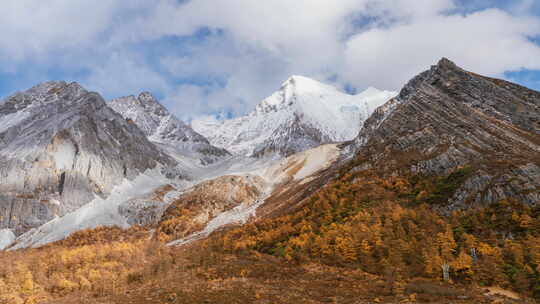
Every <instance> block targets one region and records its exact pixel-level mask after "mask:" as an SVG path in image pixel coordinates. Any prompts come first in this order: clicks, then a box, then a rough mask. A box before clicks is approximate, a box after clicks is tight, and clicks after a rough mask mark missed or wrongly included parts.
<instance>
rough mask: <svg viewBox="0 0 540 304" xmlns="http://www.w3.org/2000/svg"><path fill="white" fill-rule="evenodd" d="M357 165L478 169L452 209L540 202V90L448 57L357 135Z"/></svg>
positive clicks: (435, 171)
mask: <svg viewBox="0 0 540 304" xmlns="http://www.w3.org/2000/svg"><path fill="white" fill-rule="evenodd" d="M354 145H355V146H356V147H357V150H356V151H357V154H358V155H360V157H361V158H363V159H364V162H363V163H362V164H361V165H359V166H358V167H357V168H356V170H362V169H368V168H375V169H377V170H381V172H384V171H386V172H394V173H395V172H403V171H408V172H412V173H413V174H423V175H443V174H448V173H450V172H452V171H453V170H455V169H457V168H461V167H465V166H467V167H471V168H472V170H473V171H474V173H473V174H472V175H471V176H470V177H469V178H468V179H467V180H466V181H465V182H464V183H463V185H461V187H460V189H458V191H457V192H456V193H455V195H454V196H453V197H452V198H451V199H450V200H449V202H448V205H447V206H445V208H448V209H454V208H463V207H466V206H469V205H470V204H475V205H477V204H485V203H492V202H495V201H498V200H501V199H505V198H515V199H518V200H520V201H522V202H525V203H529V204H536V203H538V202H540V93H539V92H535V91H532V90H529V89H527V88H524V87H521V86H519V85H516V84H512V83H509V82H506V81H503V80H498V79H492V78H487V77H483V76H480V75H477V74H474V73H471V72H468V71H465V70H463V69H461V68H459V67H458V66H456V65H455V64H454V63H453V62H451V61H449V60H447V59H442V60H441V61H440V62H439V63H438V64H437V65H436V66H433V67H432V68H431V69H430V70H429V71H426V72H424V73H422V74H420V75H418V76H417V77H415V78H414V79H412V80H411V81H410V82H409V83H408V84H407V85H406V86H405V87H404V88H403V89H402V90H401V92H400V94H399V95H398V96H397V97H396V98H394V99H393V100H391V101H390V102H389V103H387V104H385V105H384V106H382V107H380V108H378V109H377V110H376V111H375V113H374V114H373V115H372V116H371V117H370V119H368V120H367V122H366V124H365V126H364V128H363V129H362V131H361V132H360V134H359V136H358V138H357V139H356V140H355V144H354Z"/></svg>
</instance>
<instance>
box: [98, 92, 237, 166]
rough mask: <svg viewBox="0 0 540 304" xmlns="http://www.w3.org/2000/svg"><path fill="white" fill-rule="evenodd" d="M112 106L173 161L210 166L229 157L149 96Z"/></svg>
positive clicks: (116, 100)
mask: <svg viewBox="0 0 540 304" xmlns="http://www.w3.org/2000/svg"><path fill="white" fill-rule="evenodd" d="M109 105H110V107H111V108H113V109H114V110H115V111H116V112H118V113H120V114H121V115H122V116H123V117H124V118H126V119H127V120H128V121H130V122H133V123H134V124H136V125H137V126H138V127H139V128H140V129H141V130H142V131H143V132H144V134H146V136H148V139H149V140H150V141H152V142H153V143H155V144H157V145H158V146H160V147H162V149H163V150H164V151H165V152H166V153H168V154H169V155H171V156H172V157H174V158H180V159H182V158H183V157H186V156H187V157H190V158H195V159H198V160H200V161H201V162H202V163H203V164H207V163H212V162H215V161H216V160H218V159H221V158H223V157H226V156H228V155H229V153H228V152H227V151H226V150H224V149H220V148H216V147H214V146H212V145H211V144H210V143H209V142H208V140H207V139H206V138H205V137H204V136H202V135H201V134H199V133H197V132H195V131H193V129H192V128H191V127H190V126H188V125H186V124H185V123H184V122H182V121H181V120H179V119H178V118H176V117H175V116H174V115H173V114H171V113H170V112H169V111H168V110H167V109H166V108H165V107H164V106H163V105H161V104H160V103H159V102H158V101H157V100H156V98H154V96H152V95H151V94H150V93H147V92H144V93H141V94H140V95H139V96H138V97H135V96H127V97H121V98H118V99H114V100H112V101H111V102H110V103H109Z"/></svg>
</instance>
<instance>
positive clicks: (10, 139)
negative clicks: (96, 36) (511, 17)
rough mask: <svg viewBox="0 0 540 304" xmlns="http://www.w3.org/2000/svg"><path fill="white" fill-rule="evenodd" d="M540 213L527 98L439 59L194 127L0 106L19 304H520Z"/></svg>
mask: <svg viewBox="0 0 540 304" xmlns="http://www.w3.org/2000/svg"><path fill="white" fill-rule="evenodd" d="M539 203H540V93H539V92H536V91H533V90H530V89H527V88H525V87H522V86H519V85H516V84H513V83H510V82H507V81H504V80H499V79H493V78H489V77H485V76H481V75H478V74H475V73H472V72H469V71H466V70H464V69H462V68H460V67H458V66H457V65H456V64H455V63H453V62H451V61H450V60H448V59H442V60H441V61H439V62H438V63H437V64H436V65H434V66H432V67H431V68H430V69H429V70H427V71H425V72H423V73H421V74H419V75H418V76H416V77H414V78H413V79H412V80H410V81H409V82H408V83H407V84H406V85H405V86H404V87H403V89H402V90H401V91H400V92H399V93H394V92H390V91H380V90H377V89H375V88H369V89H367V90H365V91H363V92H361V93H359V94H356V95H350V94H346V93H343V92H340V91H339V90H338V89H336V88H334V87H332V86H329V85H326V84H322V83H320V82H318V81H315V80H312V79H309V78H306V77H302V76H293V77H291V78H289V79H288V80H286V81H285V82H284V83H283V84H282V86H281V88H279V90H278V91H277V92H275V93H274V94H272V95H271V96H269V97H268V98H266V99H264V100H263V101H262V102H260V103H259V104H258V105H257V106H256V108H255V109H254V110H253V111H252V112H250V113H249V114H247V115H245V116H241V117H237V118H233V119H230V120H217V119H195V120H193V121H192V122H191V124H186V123H184V122H182V121H181V120H179V119H178V118H177V117H175V116H174V114H172V113H171V112H170V111H169V110H167V109H166V108H165V107H164V106H163V105H162V104H161V103H160V102H159V101H158V100H157V99H156V98H154V97H153V96H152V95H151V94H150V93H141V94H140V95H138V96H128V97H122V98H118V99H114V100H112V101H110V102H105V101H104V100H103V98H102V97H101V96H100V95H99V94H97V93H93V92H88V91H86V90H85V89H84V88H82V87H81V86H80V85H78V84H76V83H71V84H68V83H65V82H48V83H44V84H40V85H38V86H36V87H34V88H31V89H29V90H28V91H25V92H21V93H17V94H15V95H13V96H11V97H8V98H6V99H5V101H4V102H2V103H0V248H1V249H5V250H6V252H4V253H2V254H3V255H5V256H6V257H10V258H17V257H25V256H31V257H33V258H32V259H29V261H27V262H24V263H23V264H20V265H19V266H16V267H15V266H13V267H11V266H9V267H8V266H5V267H4V268H1V267H0V292H1V291H6V294H7V292H8V291H9V294H13V295H16V296H17V297H19V298H21V299H25V300H27V299H29V298H30V296H36V297H37V296H43V297H44V298H46V299H47V301H64V300H65V299H67V300H66V302H65V303H71V302H69V299H70V297H71V296H73V297H75V295H77V296H80V295H84V294H93V295H94V296H95V297H96V298H99V299H100V300H103V301H104V302H107V303H126V301H128V300H129V301H128V302H130V301H131V302H132V303H143V302H144V303H146V302H151V303H153V302H156V303H158V302H163V301H168V302H171V303H200V302H204V301H207V302H223V303H229V302H230V303H233V302H242V303H251V302H256V303H270V302H272V303H273V302H278V303H292V302H301V300H303V299H309V300H310V301H311V302H313V303H320V302H332V301H333V302H339V303H342V302H343V303H357V302H355V301H360V302H358V303H364V302H365V303H370V301H371V302H372V301H375V302H388V303H395V302H405V301H407V302H409V303H412V302H416V301H424V302H429V301H438V300H440V299H441V298H444V299H445V300H446V299H447V300H449V301H454V302H456V303H483V301H484V302H485V301H492V300H498V297H499V296H497V295H495V294H496V293H497V292H498V293H501V292H502V293H504V295H505V297H506V298H504V297H503V298H504V300H506V301H510V302H509V303H524V302H527V301H534V300H533V298H535V297H536V298H540V284H539V283H538V282H540V226H539V224H538V223H540V204H539ZM31 248H34V249H31ZM94 251H95V252H98V253H96V254H91V253H89V252H94ZM111 252H112V253H111ZM109 253H110V254H109ZM56 254H59V255H60V256H61V257H62V261H63V262H62V263H64V264H63V266H61V265H58V264H55V263H56V262H55V263H52V264H54V265H52V266H50V267H44V268H42V267H37V266H36V264H35V263H36V261H37V260H39V258H37V257H50V256H54V255H56ZM0 257H2V255H0ZM83 257H84V258H83ZM85 259H89V260H85ZM83 260H84V261H83ZM21 265H22V266H21ZM103 265H107V266H106V267H105V266H103ZM107 267H109V268H107ZM111 267H112V268H111ZM65 269H69V271H64V270H65ZM111 269H114V270H111ZM21 273H23V274H21ZM27 273H30V277H31V278H32V284H35V285H32V286H33V287H32V288H30V289H28V288H26V289H24V291H23V290H22V289H20V288H19V289H17V287H16V286H17V284H19V285H21V284H23V283H24V282H26V281H24V280H27V279H28V278H29V276H28V274H27ZM8 276H12V277H14V278H15V277H17V278H18V277H21V278H22V279H21V280H22V281H20V282H19V281H17V280H18V279H9V280H8V279H7V277H8ZM103 278H106V280H109V281H106V280H105V281H104V280H103ZM240 278H241V279H240ZM23 281H24V282H23ZM21 282H23V283H21ZM104 282H114V284H112V283H111V284H105V283H104ZM216 282H220V283H219V286H218V285H212V286H210V285H211V284H217V283H216ZM268 282H272V284H269V283H268ZM336 282H337V283H336ZM209 284H210V285H209ZM295 284H298V286H301V287H299V289H298V290H297V289H294V288H292V289H290V290H288V291H287V292H285V291H284V290H281V289H282V288H283V286H293V285H295ZM6 286H7V287H6ZM21 286H22V285H21ZM156 286H160V288H156ZM295 286H296V285H295ZM325 286H326V287H325ZM479 286H484V287H483V288H488V289H482V288H480V287H479ZM135 287H137V288H135ZM330 289H332V290H333V291H332V292H327V293H328V294H325V292H326V291H328V290H330ZM202 290H204V292H203V291H202ZM306 290H311V291H310V292H307V293H306ZM334 291H335V292H336V293H333V292H334ZM149 294H152V296H149ZM330 294H332V295H330ZM2 299H3V298H2V297H1V296H0V303H2V302H1V301H2ZM149 299H150V300H149ZM353 299H354V301H353ZM501 299H502V298H501ZM122 301H124V302H122ZM265 301H266V302H265ZM362 301H364V302H362ZM512 301H514V302H512ZM51 303H52V302H51ZM58 303H60V302H58ZM61 303H63V302H61ZM89 303H90V302H89ZM91 303H93V302H91ZM486 303H487V302H486Z"/></svg>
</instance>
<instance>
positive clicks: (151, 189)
mask: <svg viewBox="0 0 540 304" xmlns="http://www.w3.org/2000/svg"><path fill="white" fill-rule="evenodd" d="M171 182H172V180H170V179H168V178H167V177H166V176H164V175H163V174H162V173H161V170H159V169H158V168H156V169H153V170H147V171H146V172H144V173H142V174H140V175H138V176H137V177H136V178H135V179H133V180H128V179H125V180H124V181H123V182H122V183H121V184H119V185H118V186H116V187H115V188H114V189H113V191H112V193H111V195H110V196H108V197H107V198H105V199H102V198H99V197H96V198H95V199H94V200H93V201H91V202H90V203H88V204H86V205H84V206H83V207H81V208H79V209H78V210H76V211H74V212H71V213H68V214H66V215H65V216H63V217H59V218H55V219H54V220H52V221H50V222H48V223H46V224H44V225H42V226H40V227H39V228H35V229H32V230H30V231H28V232H26V233H25V234H23V235H21V236H20V237H18V238H17V240H16V241H15V244H14V245H13V247H12V248H10V249H20V248H29V247H40V246H43V245H46V244H48V243H51V242H55V241H59V240H62V239H64V238H66V237H68V236H69V235H70V234H72V233H74V232H77V231H79V230H83V229H91V228H97V227H100V226H118V227H123V228H128V227H129V226H130V225H131V224H130V221H129V217H128V216H127V214H123V213H122V212H121V210H122V209H123V208H122V206H123V205H125V204H129V203H134V202H136V203H140V204H142V205H145V206H146V207H152V205H153V203H159V204H161V205H162V206H164V207H166V206H168V202H169V203H170V201H169V200H170V199H171V198H170V197H169V196H168V195H170V194H174V193H176V192H175V190H174V189H172V188H171V190H170V191H168V192H167V193H166V194H165V195H164V197H162V198H160V199H159V200H158V201H159V202H156V199H155V195H154V193H155V191H156V190H157V189H159V188H160V187H161V186H163V185H167V184H168V183H171Z"/></svg>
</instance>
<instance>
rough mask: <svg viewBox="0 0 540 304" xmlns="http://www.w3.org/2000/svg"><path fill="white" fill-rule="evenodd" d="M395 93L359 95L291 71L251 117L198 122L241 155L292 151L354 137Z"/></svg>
mask: <svg viewBox="0 0 540 304" xmlns="http://www.w3.org/2000/svg"><path fill="white" fill-rule="evenodd" d="M394 94H395V93H393V92H388V91H379V90H376V89H373V88H372V89H370V90H367V91H365V92H364V93H360V94H357V95H349V94H345V93H342V92H340V91H339V90H337V89H336V88H335V87H333V86H330V85H327V84H322V83H320V82H318V81H316V80H313V79H310V78H307V77H303V76H291V77H290V78H288V79H287V80H286V81H285V82H284V83H283V84H282V86H281V87H280V89H279V90H278V91H276V92H275V93H273V94H272V95H271V96H269V97H267V98H265V99H264V100H262V101H261V102H260V103H259V104H258V105H257V106H256V107H255V109H254V110H253V111H252V112H250V113H249V114H248V115H246V116H242V117H237V118H234V119H231V120H225V121H222V122H215V121H213V122H205V121H194V122H193V123H192V126H193V128H194V129H195V130H197V131H198V132H199V133H201V134H203V135H205V136H206V137H207V138H209V140H210V141H211V142H212V143H213V144H214V145H216V146H219V147H223V148H226V149H228V150H230V151H231V152H233V153H234V154H238V155H246V156H255V157H261V156H264V155H278V156H288V155H291V154H293V153H296V152H301V151H304V150H307V149H309V148H314V147H316V146H317V145H320V144H325V143H332V142H339V141H345V140H351V139H353V138H354V137H355V136H356V135H357V133H358V131H359V130H360V128H361V125H362V123H363V121H364V120H365V119H366V118H367V117H368V116H369V114H370V113H371V111H373V110H374V109H375V108H376V107H378V106H379V105H381V104H382V103H384V102H386V101H387V99H390V98H391V97H393V95H394Z"/></svg>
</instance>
